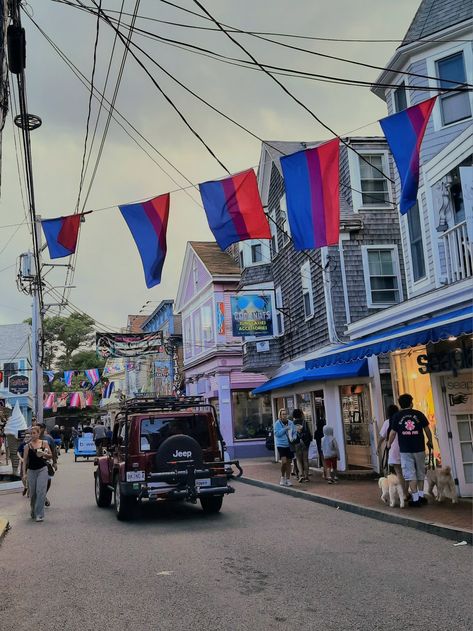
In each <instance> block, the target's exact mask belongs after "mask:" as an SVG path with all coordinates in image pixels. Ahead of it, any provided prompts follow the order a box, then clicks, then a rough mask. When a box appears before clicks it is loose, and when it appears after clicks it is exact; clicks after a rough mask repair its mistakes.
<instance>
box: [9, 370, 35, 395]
mask: <svg viewBox="0 0 473 631" xmlns="http://www.w3.org/2000/svg"><path fill="white" fill-rule="evenodd" d="M29 389H30V380H29V378H28V377H27V376H26V375H12V376H11V377H10V378H9V380H8V391H9V392H11V393H12V394H26V393H27V392H28V390H29Z"/></svg>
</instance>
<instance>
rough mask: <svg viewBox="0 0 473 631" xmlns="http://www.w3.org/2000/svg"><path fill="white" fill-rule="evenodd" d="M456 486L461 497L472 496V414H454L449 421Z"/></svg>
mask: <svg viewBox="0 0 473 631" xmlns="http://www.w3.org/2000/svg"><path fill="white" fill-rule="evenodd" d="M450 422H451V428H452V437H453V450H454V453H455V461H456V463H457V476H458V484H459V487H460V494H461V495H462V497H472V496H473V414H456V415H455V416H452V417H451V419H450Z"/></svg>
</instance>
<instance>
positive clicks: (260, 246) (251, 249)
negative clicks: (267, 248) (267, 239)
mask: <svg viewBox="0 0 473 631" xmlns="http://www.w3.org/2000/svg"><path fill="white" fill-rule="evenodd" d="M257 247H259V249H260V256H261V259H260V260H259V261H254V260H253V252H254V248H257ZM263 257H264V254H263V244H262V243H260V242H259V241H255V242H251V244H250V260H251V262H252V264H253V265H259V264H261V263H263Z"/></svg>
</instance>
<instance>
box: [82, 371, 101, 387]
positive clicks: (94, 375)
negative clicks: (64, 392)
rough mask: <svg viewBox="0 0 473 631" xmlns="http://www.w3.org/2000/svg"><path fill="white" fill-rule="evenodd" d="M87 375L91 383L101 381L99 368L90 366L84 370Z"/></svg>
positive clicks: (94, 383)
mask: <svg viewBox="0 0 473 631" xmlns="http://www.w3.org/2000/svg"><path fill="white" fill-rule="evenodd" d="M84 373H85V376H86V377H87V379H88V380H89V381H90V383H91V384H92V385H93V386H95V385H96V384H97V383H98V382H99V381H100V377H99V371H98V370H97V368H90V369H89V370H84Z"/></svg>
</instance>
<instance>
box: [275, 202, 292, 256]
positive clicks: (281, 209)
mask: <svg viewBox="0 0 473 631" xmlns="http://www.w3.org/2000/svg"><path fill="white" fill-rule="evenodd" d="M279 212H280V216H281V215H282V213H284V215H285V217H286V220H285V221H284V222H281V224H280V225H281V228H283V229H284V231H285V232H287V234H288V236H287V237H286V235H285V234H284V233H282V234H281V237H282V247H283V248H284V247H285V246H286V245H287V244H288V243H289V242H290V240H291V239H290V238H289V237H291V236H292V235H291V226H290V225H289V215H288V214H287V203H286V194H284V195H283V196H282V197H281V199H280V200H279ZM276 230H277V228H276Z"/></svg>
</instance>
